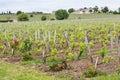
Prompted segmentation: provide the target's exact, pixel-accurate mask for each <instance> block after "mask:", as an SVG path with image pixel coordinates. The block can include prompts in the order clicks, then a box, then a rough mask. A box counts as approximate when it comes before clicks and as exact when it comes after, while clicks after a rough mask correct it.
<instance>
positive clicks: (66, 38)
mask: <svg viewBox="0 0 120 80" xmlns="http://www.w3.org/2000/svg"><path fill="white" fill-rule="evenodd" d="M64 38H65V40H66V43H67V46H68V47H69V46H70V45H69V44H70V42H69V39H68V34H67V31H66V32H65V34H64Z"/></svg>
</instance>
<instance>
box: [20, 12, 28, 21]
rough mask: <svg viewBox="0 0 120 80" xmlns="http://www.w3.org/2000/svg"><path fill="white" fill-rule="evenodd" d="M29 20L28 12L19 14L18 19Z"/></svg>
mask: <svg viewBox="0 0 120 80" xmlns="http://www.w3.org/2000/svg"><path fill="white" fill-rule="evenodd" d="M28 20H29V18H28V16H27V14H25V13H21V14H19V15H18V21H28Z"/></svg>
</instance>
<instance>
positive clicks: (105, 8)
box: [101, 6, 109, 13]
mask: <svg viewBox="0 0 120 80" xmlns="http://www.w3.org/2000/svg"><path fill="white" fill-rule="evenodd" d="M101 11H102V12H103V13H107V12H109V9H108V7H107V6H105V7H104V8H103V9H102V10H101Z"/></svg>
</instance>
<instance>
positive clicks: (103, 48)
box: [100, 47, 106, 58]
mask: <svg viewBox="0 0 120 80" xmlns="http://www.w3.org/2000/svg"><path fill="white" fill-rule="evenodd" d="M105 54H106V48H105V47H102V48H101V51H100V55H101V57H102V58H104V57H105Z"/></svg>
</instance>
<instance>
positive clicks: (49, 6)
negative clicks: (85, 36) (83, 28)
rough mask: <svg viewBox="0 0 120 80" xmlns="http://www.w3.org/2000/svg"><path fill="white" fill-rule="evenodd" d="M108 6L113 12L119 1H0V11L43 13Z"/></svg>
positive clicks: (119, 3)
mask: <svg viewBox="0 0 120 80" xmlns="http://www.w3.org/2000/svg"><path fill="white" fill-rule="evenodd" d="M95 5H98V6H99V7H102V6H108V7H109V8H110V9H112V10H114V9H117V8H118V7H120V0H0V11H5V10H11V11H14V12H16V11H17V10H22V11H27V12H28V11H44V12H51V11H53V10H57V9H60V8H63V9H68V8H71V7H73V8H75V9H79V8H81V7H94V6H95Z"/></svg>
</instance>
